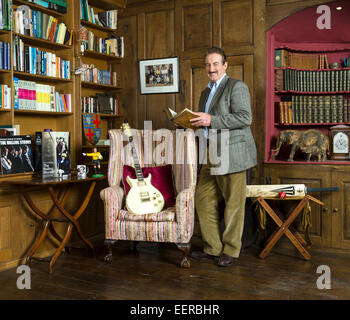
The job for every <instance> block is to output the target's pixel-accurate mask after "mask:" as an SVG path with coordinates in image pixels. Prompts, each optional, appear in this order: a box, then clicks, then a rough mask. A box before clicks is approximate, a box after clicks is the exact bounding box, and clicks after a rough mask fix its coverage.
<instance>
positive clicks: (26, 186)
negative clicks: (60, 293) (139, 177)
mask: <svg viewBox="0 0 350 320" xmlns="http://www.w3.org/2000/svg"><path fill="white" fill-rule="evenodd" d="M103 179H104V177H91V178H85V179H82V178H78V177H76V176H73V177H69V178H66V179H62V178H46V179H44V178H42V177H36V178H34V177H33V178H32V179H25V180H24V179H23V180H17V179H16V180H15V179H14V180H8V181H6V182H8V183H11V184H13V185H18V186H19V189H20V192H21V194H22V195H23V197H24V199H25V200H26V202H27V204H28V205H29V207H30V208H31V209H32V211H33V212H34V213H35V214H37V215H38V216H39V217H40V218H41V220H42V222H43V223H44V228H43V231H42V233H41V235H40V236H39V237H38V239H37V240H36V241H35V243H34V245H33V246H32V248H31V249H30V251H29V253H28V256H27V258H26V264H30V262H31V260H38V261H45V262H49V273H50V274H51V273H53V266H54V264H55V262H56V260H57V258H58V257H59V255H60V254H61V252H62V250H63V249H64V248H66V246H67V244H68V241H69V239H70V236H71V234H72V231H73V229H75V230H76V231H77V234H78V236H79V237H80V239H81V240H82V241H83V242H84V243H85V244H86V245H87V246H88V247H89V248H91V250H92V251H93V253H94V254H95V252H94V247H93V245H92V244H91V242H90V241H89V240H88V239H87V238H86V237H85V236H84V235H83V233H82V232H81V229H80V226H79V223H78V219H79V217H80V216H81V215H82V213H83V212H84V211H85V209H86V207H87V205H88V204H89V201H90V198H91V196H92V194H93V191H94V189H95V186H96V182H97V181H98V180H103ZM81 183H90V185H89V189H88V192H87V193H86V194H85V198H84V200H83V201H82V203H81V205H80V207H79V208H78V209H77V210H76V211H75V212H74V213H72V214H71V213H69V212H68V211H67V210H66V209H65V208H64V206H65V204H66V202H67V200H68V198H69V195H70V194H71V191H72V189H73V186H74V185H76V184H81ZM57 186H64V187H65V190H64V192H63V195H62V196H61V197H60V198H59V197H58V192H55V187H57ZM37 190H47V191H48V193H49V195H50V198H51V200H52V202H53V204H54V207H53V208H52V209H50V210H49V212H47V213H44V212H43V211H42V210H40V209H39V208H38V207H37V206H36V204H35V203H34V201H33V200H32V197H31V195H30V192H31V191H37ZM59 213H61V217H59V216H58V214H59ZM53 222H61V223H67V224H68V225H67V229H66V232H65V235H64V236H63V238H61V237H60V236H59V235H58V233H57V232H56V230H55V228H54V225H53ZM49 233H51V234H52V236H53V237H54V238H55V239H56V240H58V241H59V243H60V244H59V246H58V248H57V249H56V251H55V253H54V254H53V256H52V257H51V259H45V258H38V257H34V254H35V252H36V251H37V250H38V248H39V247H40V245H41V244H42V243H43V241H44V240H45V239H46V238H47V236H48V235H49Z"/></svg>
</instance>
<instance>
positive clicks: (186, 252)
mask: <svg viewBox="0 0 350 320" xmlns="http://www.w3.org/2000/svg"><path fill="white" fill-rule="evenodd" d="M176 246H177V247H178V249H180V250H181V251H182V252H183V255H182V260H181V262H180V267H181V268H187V269H188V268H190V267H191V263H190V260H189V256H190V251H191V244H190V243H177V244H176Z"/></svg>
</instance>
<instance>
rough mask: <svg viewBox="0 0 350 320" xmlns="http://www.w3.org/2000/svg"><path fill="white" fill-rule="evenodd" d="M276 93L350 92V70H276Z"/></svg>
mask: <svg viewBox="0 0 350 320" xmlns="http://www.w3.org/2000/svg"><path fill="white" fill-rule="evenodd" d="M275 91H296V92H344V91H350V69H345V70H332V71H330V70H329V71H305V70H293V69H278V70H275Z"/></svg>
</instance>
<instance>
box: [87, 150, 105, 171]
mask: <svg viewBox="0 0 350 320" xmlns="http://www.w3.org/2000/svg"><path fill="white" fill-rule="evenodd" d="M83 156H88V157H92V161H93V164H94V174H93V175H92V176H93V177H103V174H101V161H100V160H102V159H103V157H102V154H101V153H99V152H98V151H97V148H93V152H91V153H83Z"/></svg>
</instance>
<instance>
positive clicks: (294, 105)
mask: <svg viewBox="0 0 350 320" xmlns="http://www.w3.org/2000/svg"><path fill="white" fill-rule="evenodd" d="M283 98H286V97H283ZM286 99H288V100H287V101H280V102H278V103H277V108H276V119H278V123H280V124H285V123H289V124H293V123H343V122H350V100H349V99H347V98H345V97H343V96H292V99H291V100H290V98H289V97H287V98H286ZM283 100H284V99H283Z"/></svg>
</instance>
